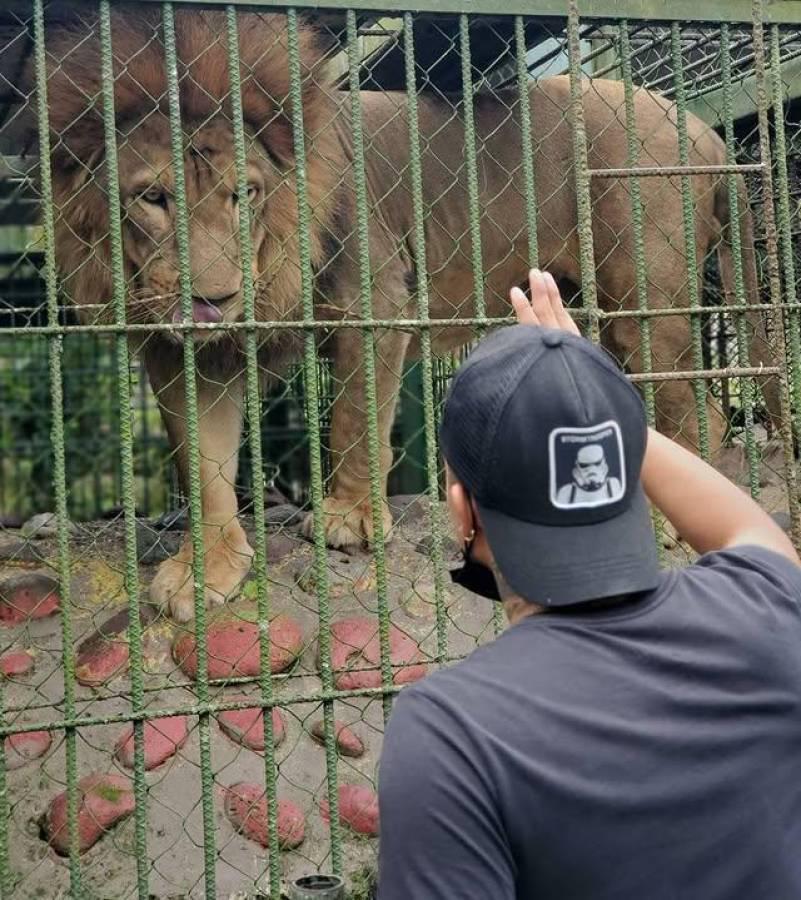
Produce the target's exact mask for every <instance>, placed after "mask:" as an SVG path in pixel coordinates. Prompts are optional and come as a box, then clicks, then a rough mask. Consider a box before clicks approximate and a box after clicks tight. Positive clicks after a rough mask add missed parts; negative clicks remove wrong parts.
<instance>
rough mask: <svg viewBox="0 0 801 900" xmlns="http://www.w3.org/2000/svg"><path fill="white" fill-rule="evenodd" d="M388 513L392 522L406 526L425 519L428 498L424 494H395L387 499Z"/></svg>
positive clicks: (427, 510)
mask: <svg viewBox="0 0 801 900" xmlns="http://www.w3.org/2000/svg"><path fill="white" fill-rule="evenodd" d="M387 503H388V504H389V511H390V513H391V514H392V521H393V522H402V523H403V524H404V525H408V524H410V523H411V522H418V521H419V520H420V519H423V518H425V517H426V516H427V515H428V512H429V502H428V496H427V495H426V494H396V495H395V496H394V497H389V498H387Z"/></svg>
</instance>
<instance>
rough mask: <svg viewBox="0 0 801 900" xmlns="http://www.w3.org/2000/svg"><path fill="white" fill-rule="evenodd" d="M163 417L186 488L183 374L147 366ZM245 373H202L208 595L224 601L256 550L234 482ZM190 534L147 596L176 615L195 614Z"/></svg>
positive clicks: (199, 381)
mask: <svg viewBox="0 0 801 900" xmlns="http://www.w3.org/2000/svg"><path fill="white" fill-rule="evenodd" d="M149 374H150V377H151V382H152V383H153V386H154V390H155V391H156V396H157V398H158V400H159V406H160V408H161V412H162V417H163V419H164V422H165V425H166V427H167V431H168V434H169V436H170V441H171V444H172V446H173V447H174V448H175V450H176V456H177V462H178V469H179V473H180V478H181V483H182V487H183V490H184V491H186V490H187V486H188V484H189V466H188V454H187V448H188V444H187V428H186V424H187V422H186V405H185V394H184V379H183V376H182V375H181V374H176V375H173V376H172V377H169V378H168V377H165V376H164V373H162V372H160V371H159V370H158V367H155V371H152V372H150V371H149ZM243 384H244V379H243V378H242V377H241V376H236V377H234V378H233V379H232V380H230V381H228V382H226V383H221V382H215V381H211V380H208V379H206V378H203V377H202V376H200V375H198V378H197V388H198V423H199V428H198V432H199V440H198V444H199V451H200V469H199V475H200V493H201V504H202V512H203V548H204V557H203V568H204V572H203V574H204V592H205V601H206V603H207V604H209V603H223V602H225V601H226V600H230V599H232V598H233V597H235V596H236V594H237V593H238V592H239V589H240V588H241V586H242V582H243V581H244V579H245V577H246V576H247V574H248V572H249V571H250V566H251V562H252V558H253V550H252V549H251V547H250V544H249V543H248V539H247V536H246V535H245V531H244V529H243V528H242V526H241V525H240V523H239V520H238V518H237V502H236V494H235V492H234V481H235V478H236V473H237V463H238V457H239V441H240V436H241V433H242V419H243V397H244V391H243ZM192 562H193V551H192V539H191V533H187V535H186V537H185V539H184V542H183V544H182V546H181V548H180V550H179V551H178V553H176V555H175V556H173V557H171V558H170V559H167V560H165V561H164V562H163V563H162V564H161V566H159V569H158V571H157V573H156V576H155V578H154V579H153V582H152V583H151V586H150V596H151V599H152V600H153V602H154V603H156V604H157V605H158V606H159V607H161V608H164V609H168V610H169V612H170V614H171V616H172V617H173V618H174V619H175V620H176V621H178V622H188V621H190V620H191V619H192V618H193V617H194V614H195V588H194V577H193V571H192Z"/></svg>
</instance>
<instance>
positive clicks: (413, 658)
mask: <svg viewBox="0 0 801 900" xmlns="http://www.w3.org/2000/svg"><path fill="white" fill-rule="evenodd" d="M389 659H390V663H391V664H392V666H393V676H392V680H393V683H394V684H407V683H409V682H411V681H417V680H418V679H420V678H423V677H424V676H425V674H426V671H427V667H426V664H425V663H424V662H422V659H423V656H422V654H421V653H420V648H419V646H418V645H417V643H416V641H414V640H412V638H410V637H409V636H408V635H406V634H404V633H403V632H402V631H401V630H400V629H399V628H397V627H396V626H395V625H391V626H390V629H389ZM405 663H416V665H411V666H409V665H404V664H405ZM331 665H332V667H333V669H334V684H335V686H336V687H337V688H338V689H339V690H341V691H348V690H360V689H363V688H379V687H381V671H380V665H381V646H380V643H379V638H378V622H376V621H372V620H370V619H364V618H358V617H357V618H352V619H340V621H339V622H335V623H334V624H333V625H332V626H331ZM367 667H371V668H370V669H369V670H367ZM353 669H357V670H358V669H363V671H352V670H353ZM349 670H350V671H349Z"/></svg>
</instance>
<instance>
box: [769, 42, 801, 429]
mask: <svg viewBox="0 0 801 900" xmlns="http://www.w3.org/2000/svg"><path fill="white" fill-rule="evenodd" d="M770 74H771V85H772V93H773V97H772V100H773V134H774V138H775V141H776V152H775V153H774V162H775V165H776V182H777V187H778V193H777V202H778V207H779V209H778V220H779V239H780V245H781V255H782V267H783V269H784V290H785V294H786V295H787V299H788V301H789V303H791V304H795V302H796V290H795V257H794V254H793V241H792V239H791V236H790V235H791V225H790V223H791V222H792V212H791V210H790V186H789V180H788V175H787V139H786V136H785V133H784V98H783V90H782V88H783V85H782V80H783V78H782V67H781V63H780V59H779V29H778V27H777V26H776V25H772V26H771V29H770ZM787 324H788V332H789V335H790V380H791V383H792V398H793V403H792V408H793V410H794V411H795V415H794V416H793V420H792V426H793V433H794V435H795V440H796V441H799V440H801V420H800V419H799V417H800V416H801V317H799V315H798V311H797V310H794V311H791V312H790V313H789V315H788V323H787Z"/></svg>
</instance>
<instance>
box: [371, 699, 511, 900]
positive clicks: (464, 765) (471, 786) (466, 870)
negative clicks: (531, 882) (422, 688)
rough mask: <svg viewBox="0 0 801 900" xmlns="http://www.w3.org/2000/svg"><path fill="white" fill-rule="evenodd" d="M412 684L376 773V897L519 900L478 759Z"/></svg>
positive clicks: (391, 722)
mask: <svg viewBox="0 0 801 900" xmlns="http://www.w3.org/2000/svg"><path fill="white" fill-rule="evenodd" d="M449 719H450V717H449V716H448V715H447V713H445V714H443V710H442V709H441V708H440V706H439V705H438V704H435V703H433V702H432V701H431V700H429V699H428V698H427V697H426V695H425V694H424V693H421V692H418V691H415V690H413V689H412V688H406V689H405V690H404V691H403V692H402V693H401V694H400V695H399V696H398V698H397V700H396V701H395V706H394V708H393V711H392V715H391V717H390V720H389V723H388V725H387V731H386V735H385V737H384V745H383V748H382V751H381V763H380V769H379V777H378V808H379V820H380V829H381V836H380V849H379V867H378V900H455V898H457V897H458V898H459V900H489V898H492V900H514V898H515V896H516V894H515V876H514V863H513V860H512V856H511V852H510V849H509V846H508V844H507V842H506V839H505V836H504V834H503V829H502V827H501V824H500V817H499V814H498V811H497V809H495V806H494V804H493V803H492V801H491V798H490V796H489V792H488V791H487V790H486V789H485V780H484V775H485V773H482V772H481V771H479V769H478V761H477V760H475V759H471V758H470V752H469V746H468V745H467V742H466V741H465V740H462V739H460V738H459V736H458V734H456V733H454V732H455V729H454V727H453V723H452V721H449Z"/></svg>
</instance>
